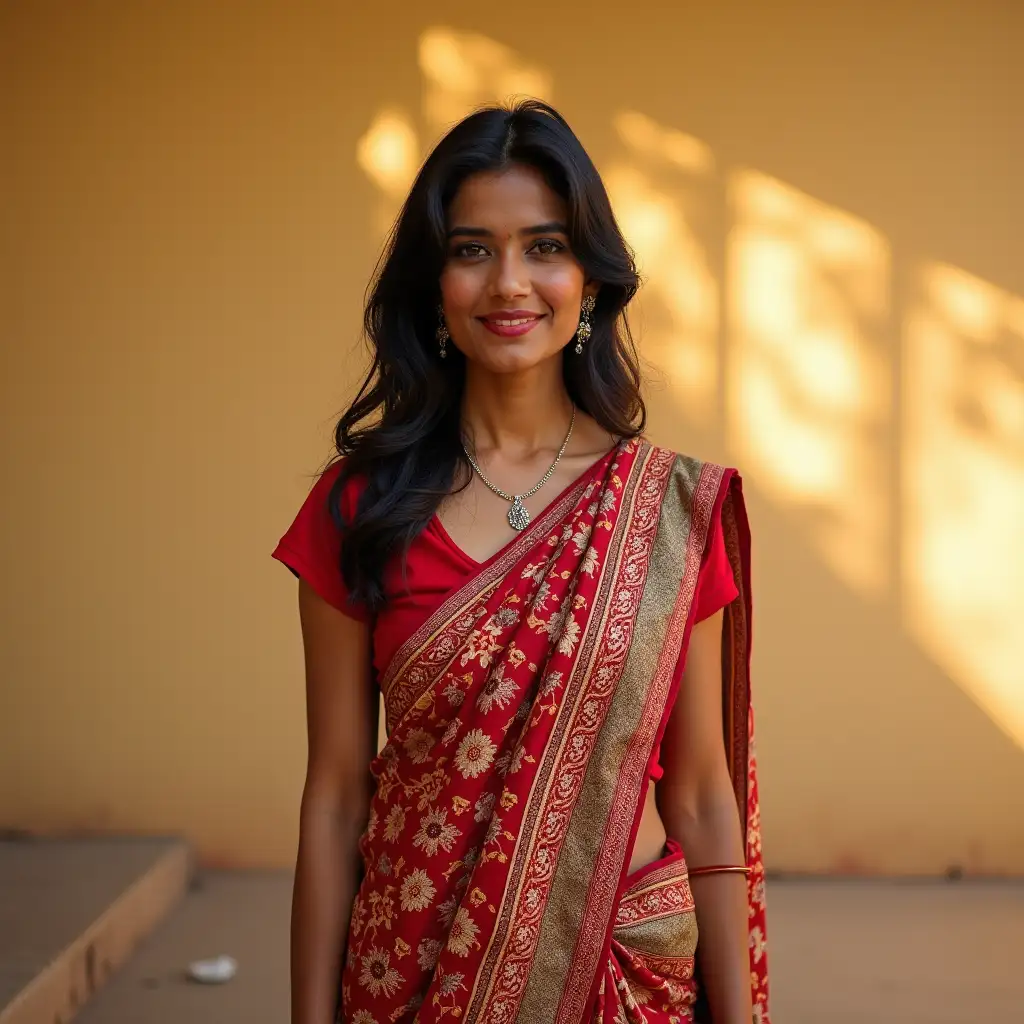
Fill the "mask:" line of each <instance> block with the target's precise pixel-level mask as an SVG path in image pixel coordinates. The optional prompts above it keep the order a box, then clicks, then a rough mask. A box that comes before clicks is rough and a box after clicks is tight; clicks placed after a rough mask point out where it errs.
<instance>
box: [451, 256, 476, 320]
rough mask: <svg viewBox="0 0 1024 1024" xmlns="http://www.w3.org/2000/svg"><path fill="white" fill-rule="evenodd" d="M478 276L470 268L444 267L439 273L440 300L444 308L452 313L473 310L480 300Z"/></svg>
mask: <svg viewBox="0 0 1024 1024" xmlns="http://www.w3.org/2000/svg"><path fill="white" fill-rule="evenodd" d="M479 276H480V275H479V274H474V273H473V270H472V268H470V267H453V266H448V267H445V269H444V270H443V271H441V299H442V301H443V302H444V308H445V309H447V310H449V311H450V312H453V313H454V312H455V311H456V310H463V311H469V310H472V309H474V308H475V307H476V305H477V303H478V302H479V300H480V289H481V283H480V280H479Z"/></svg>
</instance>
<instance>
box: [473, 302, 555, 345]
mask: <svg viewBox="0 0 1024 1024" xmlns="http://www.w3.org/2000/svg"><path fill="white" fill-rule="evenodd" d="M543 319H544V314H543V313H537V312H535V311H534V310H531V309H499V310H497V311H496V312H494V313H488V314H487V316H482V317H480V322H481V323H482V324H483V325H484V327H486V328H487V329H488V330H489V331H490V332H491V333H492V334H497V335H498V336H499V337H502V338H517V337H519V336H520V335H523V334H526V333H528V332H529V331H532V330H533V329H534V327H536V326H537V324H539V323H540V322H541V320H543Z"/></svg>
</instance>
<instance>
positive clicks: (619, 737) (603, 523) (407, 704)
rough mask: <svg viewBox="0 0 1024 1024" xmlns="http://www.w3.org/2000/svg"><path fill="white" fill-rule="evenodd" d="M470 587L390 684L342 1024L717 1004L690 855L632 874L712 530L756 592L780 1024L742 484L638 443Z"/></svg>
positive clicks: (740, 728)
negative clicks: (718, 527)
mask: <svg viewBox="0 0 1024 1024" xmlns="http://www.w3.org/2000/svg"><path fill="white" fill-rule="evenodd" d="M599 468H600V472H598V473H596V474H588V475H587V477H585V478H584V479H582V480H581V481H580V482H579V483H578V484H577V485H576V486H575V487H573V488H570V489H569V490H568V491H567V492H565V493H564V494H563V495H562V497H561V498H559V499H558V500H557V501H556V502H555V503H554V504H553V505H552V506H550V507H549V508H548V509H547V510H546V511H545V512H544V513H543V515H541V516H540V517H539V518H538V519H537V520H536V521H535V522H534V523H532V524H531V525H530V527H529V528H528V529H527V530H526V531H524V532H523V533H522V534H521V535H520V536H519V537H518V538H517V539H516V540H515V541H514V542H513V543H512V544H510V545H509V546H508V547H507V548H506V549H504V550H503V551H502V552H501V553H500V555H499V556H498V557H497V558H495V559H494V560H492V561H491V562H489V563H487V565H486V566H485V567H484V568H483V569H482V570H481V571H480V572H479V573H478V574H477V575H476V576H475V577H474V578H472V579H471V580H470V581H469V582H468V583H467V584H466V585H465V586H463V587H462V588H461V589H460V590H459V591H457V592H456V593H455V594H453V595H452V596H451V597H449V598H448V599H447V600H446V601H445V602H444V604H443V605H441V607H440V608H439V609H438V610H437V611H436V612H434V614H432V615H431V616H430V618H429V619H428V620H427V621H426V623H425V624H424V625H423V627H422V628H421V629H420V630H419V631H418V632H417V633H415V634H414V635H413V636H412V637H410V638H409V639H408V640H407V641H406V642H405V643H404V645H403V646H401V647H400V648H399V649H398V651H397V652H396V653H395V655H394V657H393V658H392V660H391V662H390V664H389V665H388V666H387V668H386V670H385V672H384V673H383V675H382V677H381V679H380V683H381V689H382V691H383V694H384V702H385V708H386V714H387V726H388V737H389V738H388V741H387V744H386V745H385V747H384V749H383V750H382V751H381V753H380V755H379V756H378V757H377V758H376V759H375V761H374V763H373V765H372V771H373V774H374V776H375V778H376V783H377V789H376V793H375V795H374V798H373V802H372V805H371V812H370V820H369V823H368V825H367V829H366V832H365V834H364V836H363V839H362V843H361V851H362V855H363V864H364V875H363V879H362V883H361V885H360V889H359V893H358V895H357V897H356V900H355V903H354V905H353V910H352V918H351V925H350V929H349V940H348V948H347V952H346V957H345V963H344V969H343V976H342V1010H341V1019H342V1020H343V1021H344V1022H345V1024H385V1022H390V1024H404V1022H410V1021H417V1022H420V1024H428V1022H435V1021H441V1020H445V1019H448V1020H459V1021H460V1022H463V1021H466V1022H473V1024H477V1022H479V1024H484V1022H487V1024H492V1022H493V1024H513V1022H519V1024H539V1022H552V1024H579V1022H582V1021H595V1022H598V1021H599V1022H602V1024H612V1022H614V1024H626V1022H628V1024H633V1022H636V1024H639V1022H650V1024H670V1022H682V1021H692V1020H696V1019H699V1018H698V1017H696V1016H695V1013H696V1012H698V1011H696V1010H695V1004H696V1002H697V997H698V982H697V979H696V977H695V960H694V954H695V948H696V939H697V935H696V920H695V917H694V914H693V899H692V896H691V894H690V889H689V884H688V881H687V874H686V864H685V860H684V859H683V854H682V851H680V850H679V848H678V846H676V845H675V844H673V843H670V844H669V850H668V853H667V856H666V857H665V858H663V859H662V860H659V861H657V862H656V863H655V864H652V865H649V866H648V867H646V868H644V869H642V870H641V871H638V872H635V873H634V874H633V875H628V874H627V870H628V864H629V854H630V851H631V848H632V845H633V841H634V838H635V834H636V829H637V826H638V824H639V820H640V815H641V812H642V809H643V804H644V798H645V795H646V787H647V785H648V784H649V779H648V772H647V769H648V764H649V761H650V758H651V755H652V752H653V751H654V750H655V748H656V746H657V744H658V743H659V742H660V739H661V734H662V732H663V730H664V727H665V723H666V721H667V719H668V714H669V711H670V709H671V706H672V703H673V701H674V698H675V691H676V689H677V688H678V683H679V677H680V673H681V663H682V660H683V659H682V657H681V655H682V652H685V650H686V644H687V640H688V635H689V630H690V626H691V619H692V615H691V612H692V604H693V595H694V589H695V586H696V581H697V575H698V572H699V570H700V565H701V559H702V556H703V552H704V546H705V543H706V538H707V536H708V529H709V524H710V523H711V522H712V521H713V517H715V516H717V515H721V517H722V524H723V530H724V535H725V540H726V548H727V551H728V553H729V556H730V561H731V562H732V565H733V568H734V573H735V575H736V580H737V585H738V587H739V591H740V596H739V598H737V600H736V601H734V602H733V603H732V605H730V606H729V608H728V609H727V612H726V616H725V631H724V634H723V647H722V665H723V700H724V704H723V707H724V709H725V712H726V713H725V722H726V748H727V752H728V756H729V761H730V767H731V770H732V774H733V779H734V783H735V787H736V797H737V803H738V807H739V810H740V812H741V818H742V820H743V822H744V825H745V829H746V837H747V860H748V865H749V867H750V868H751V872H750V879H749V892H750V950H751V983H752V986H753V994H754V1000H755V1017H754V1019H755V1021H757V1022H759V1024H767V1022H768V1010H767V969H766V960H765V955H764V941H765V940H764V930H765V925H764V881H763V880H764V874H763V868H762V864H761V849H760V838H759V831H758V804H757V785H756V777H755V768H754V757H753V748H752V742H751V733H752V728H751V723H752V718H751V713H750V694H749V674H748V667H749V648H750V643H749V639H750V631H749V618H750V591H749V557H748V553H749V537H748V533H747V524H746V518H745V514H744V509H743V502H742V496H741V492H740V485H739V480H738V478H737V477H736V475H735V474H734V473H732V472H731V471H727V470H723V469H722V468H721V467H717V466H712V465H709V464H701V463H698V462H696V461H694V460H691V459H687V458H685V457H682V456H678V455H675V454H674V453H672V452H670V451H667V450H665V449H661V448H656V447H652V446H651V445H649V444H648V443H647V442H645V441H642V440H635V441H629V442H624V443H623V444H621V445H619V446H618V447H617V448H616V449H615V450H614V451H613V452H612V453H610V454H609V455H608V456H607V457H606V460H605V462H604V463H603V465H602V466H601V467H599Z"/></svg>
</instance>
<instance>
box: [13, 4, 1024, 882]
mask: <svg viewBox="0 0 1024 1024" xmlns="http://www.w3.org/2000/svg"><path fill="white" fill-rule="evenodd" d="M661 6H662V5H650V10H649V11H648V13H647V14H644V10H645V5H643V4H639V5H638V4H631V5H627V7H625V8H624V7H623V5H621V4H614V3H610V2H609V3H601V4H591V5H585V6H584V7H579V6H578V5H570V4H552V3H549V2H544V3H535V2H533V0H525V2H521V3H519V4H516V5H515V6H514V8H504V7H500V6H499V7H494V6H493V5H492V6H491V7H488V6H487V5H480V4H478V3H474V4H468V3H467V4H462V5H456V4H446V3H434V4H412V3H409V4H406V5H404V10H403V9H398V10H396V9H394V8H393V7H389V6H388V5H366V4H358V5H357V4H345V3H341V2H338V3H334V4H329V3H319V4H314V3H304V4H295V5H287V4H284V3H278V4H265V3H260V4H257V3H242V2H238V3H226V2H209V0H203V2H200V0H193V2H176V3H173V4H132V3H115V2H98V0H94V2H90V3H76V4H71V3H66V2H62V3H55V2H43V0H35V2H32V3H27V2H26V3H21V4H16V3H9V4H4V5H3V7H2V9H0V11H2V13H0V48H2V52H0V104H2V119H3V124H4V125H5V128H4V131H3V140H4V145H5V147H9V148H6V151H5V153H4V156H3V158H2V159H0V175H2V178H0V196H2V202H3V204H4V207H5V209H4V216H3V217H0V260H2V263H0V288H2V289H3V295H2V300H0V318H2V321H0V322H2V337H3V375H2V385H0V386H2V395H0V397H2V405H0V417H2V420H0V422H2V438H3V440H2V444H3V463H2V472H3V486H4V491H5V501H4V502H3V505H2V516H3V519H2V529H0V553H2V564H3V567H4V586H3V589H2V601H3V606H2V614H0V644H2V662H0V665H2V668H0V671H2V680H0V682H2V687H3V690H2V705H0V825H6V826H15V827H25V828H31V829H44V830H45V829H53V828H69V827H71V828H84V829H101V830H106V829H117V830H120V829H130V830H146V831H149V830H156V831H164V830H184V831H187V832H188V833H190V834H191V835H193V836H194V837H195V839H196V840H197V842H198V844H199V846H200V849H201V851H202V853H203V854H204V856H205V857H206V858H207V859H208V860H209V861H211V862H215V863H232V864H282V863H286V862H288V861H289V860H290V858H291V856H292V851H293V846H294V841H295V825H296V808H297V800H298V796H299V792H300V786H301V778H302V769H303V758H304V731H303V702H302V679H301V664H300V643H299V636H298V629H297V617H296V612H295V592H294V585H293V583H292V582H291V581H290V579H289V577H288V576H287V574H286V573H285V572H284V570H282V569H281V568H280V567H279V566H277V565H275V564H274V563H272V562H271V560H270V558H269V557H268V552H269V550H270V548H271V547H272V546H273V544H274V542H275V540H276V538H277V536H278V535H279V533H280V532H281V531H282V530H283V529H284V527H285V526H286V525H287V523H288V522H289V520H290V517H291V515H292V513H293V512H294V510H295V509H296V507H297V506H298V504H299V502H300V500H301V498H302V497H303V495H304V493H305V489H306V487H307V486H308V483H309V480H310V476H311V474H312V473H314V472H315V470H316V469H317V467H318V466H319V465H320V464H321V462H322V461H323V459H324V458H325V457H326V456H327V455H328V453H329V448H328V438H329V433H330V426H331V421H332V418H333V416H334V415H335V413H336V412H337V410H338V409H339V408H340V407H341V405H342V404H343V402H344V399H345V396H346V395H347V394H348V393H349V389H350V388H351V385H352V383H353V381H354V375H355V372H356V368H357V366H358V365H359V364H360V363H361V361H362V356H361V355H360V354H359V353H360V350H359V349H358V347H357V345H358V339H357V331H358V312H359V302H360V298H361V295H362V292H363V288H364V285H365V282H366V279H367V276H368V274H369V271H370V269H371V267H372V264H373V261H374V258H375V255H376V251H377V248H378V245H379V242H380V238H381V231H382V229H383V226H384V225H385V224H386V223H387V220H388V218H389V217H390V216H391V214H392V213H393V212H394V208H395V205H394V204H395V202H396V197H398V196H400V194H401V191H402V189H403V188H404V187H405V185H406V183H407V180H408V175H409V173H410V172H411V169H412V167H413V166H414V165H415V161H416V160H417V159H419V156H420V155H421V153H422V151H423V149H424V147H425V146H426V145H427V144H428V143H429V142H430V141H431V140H433V139H434V138H436V136H437V134H438V132H439V131H440V129H441V127H442V125H443V124H444V123H445V121H447V120H449V119H450V118H452V117H455V116H457V115H458V114H460V113H462V112H463V111H464V110H466V109H467V108H468V107H469V106H470V105H472V104H473V103H475V102H478V101H480V100H484V99H488V98H490V97H491V96H493V95H495V94H507V93H508V92H511V91H520V90H521V91H529V92H538V93H544V94H545V95H547V96H549V97H550V98H551V99H553V100H554V101H555V102H556V103H557V104H558V105H559V106H561V108H562V109H563V110H564V111H565V113H566V114H567V116H568V117H569V118H570V120H571V121H572V123H573V124H574V125H575V126H576V128H577V130H578V131H579V133H580V134H581V136H582V138H583V140H584V142H585V144H586V145H587V146H588V147H589V148H590V150H591V152H592V153H593V155H594V156H595V158H596V160H597V161H598V163H599V165H600V166H601V168H602V170H603V171H604V173H605V174H606V176H607V180H608V183H609V187H610V189H611V191H612V194H613V198H614V201H615V203H616V208H617V210H618V212H619V215H620V217H621V220H622V223H623V226H624V229H625V230H626V233H627V235H628V236H629V237H630V238H631V240H632V241H633V242H634V243H635V244H636V245H637V247H638V249H639V252H640V255H641V258H642V263H643V268H644V270H645V272H646V274H647V277H648V279H649V283H648V289H647V292H646V295H645V298H644V301H643V307H642V309H641V310H640V311H639V312H640V314H641V315H640V316H639V317H638V326H639V327H640V332H641V334H642V336H643V338H644V343H643V344H644V352H645V355H646V356H647V357H648V359H649V360H650V361H651V363H652V370H657V372H656V373H655V377H656V380H655V383H654V385H653V387H652V392H651V414H652V415H651V431H650V432H651V434H652V436H653V437H654V439H656V440H658V441H661V442H663V443H667V444H669V445H671V446H673V447H676V448H681V449H685V450H688V451H691V452H693V453H697V454H702V455H705V456H707V457H712V458H718V459H725V460H728V461H730V462H733V463H738V464H739V465H740V466H741V468H742V469H743V470H744V473H745V477H746V482H747V489H748V494H749V501H750V505H751V511H752V516H753V523H754V530H755V543H756V549H757V554H756V565H755V571H756V578H755V600H756V613H755V615H756V639H755V643H756V682H757V687H758V690H757V705H758V714H759V728H760V735H759V751H760V758H761V767H762V787H763V794H764V796H763V799H764V807H763V813H764V832H765V846H766V850H767V855H768V859H769V864H770V866H771V867H774V868H777V869H803V870H812V871H836V870H838V871H847V870H853V871H869V872H879V871H882V872H941V871H944V870H945V869H947V868H948V867H950V866H953V865H960V866H963V867H964V868H965V869H967V870H973V871H979V872H1021V871H1024V797H1022V794H1024V668H1022V665H1024V642H1022V641H1021V639H1020V634H1019V633H1018V632H1017V630H1018V629H1019V624H1020V622H1021V621H1022V620H1024V597H1022V593H1024V587H1022V585H1021V583H1020V580H1021V579H1022V578H1024V527H1022V525H1021V524H1022V523H1024V299H1022V296H1024V248H1022V242H1021V239H1022V237H1024V236H1022V233H1021V225H1024V198H1022V195H1024V193H1022V190H1021V187H1020V183H1021V182H1022V181H1024V132H1022V131H1021V125H1020V120H1019V117H1020V110H1021V109H1022V104H1024V65H1022V64H1021V62H1020V60H1019V53H1018V49H1017V48H1018V46H1019V42H1020V40H1021V39H1024V7H1022V6H1021V5H1018V4H1011V3H1006V2H1002V3H999V2H978V0H973V2H966V0H965V2H962V3H940V4H934V3H933V4H923V3H922V4H911V3H903V4H893V3H891V2H887V0H875V2H868V3H864V2H859V3H847V4H840V5H828V4H811V3H809V2H808V3H802V4H796V3H788V4H787V3H772V4H763V3H756V2H754V0H750V2H748V3H745V4H729V3H714V4H711V3H700V4H697V3H687V4H683V5H675V6H674V7H673V10H672V12H671V13H670V12H669V10H668V5H664V8H665V9H664V10H661V9H659V8H660V7H661ZM574 11H576V13H573V12H574ZM8 125H9V126H10V127H9V128H8V127H7V126H8Z"/></svg>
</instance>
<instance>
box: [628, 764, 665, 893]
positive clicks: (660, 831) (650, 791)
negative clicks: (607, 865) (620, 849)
mask: <svg viewBox="0 0 1024 1024" xmlns="http://www.w3.org/2000/svg"><path fill="white" fill-rule="evenodd" d="M667 838H668V836H667V833H666V832H665V824H664V822H662V820H661V814H659V813H658V805H657V803H655V799H654V782H653V781H652V782H651V783H650V785H649V786H648V787H647V800H646V801H645V803H644V809H643V814H642V815H641V817H640V827H639V828H638V829H637V833H636V842H635V843H634V844H633V856H632V858H631V859H630V862H629V871H630V874H632V873H633V872H634V871H636V870H638V869H639V868H642V867H646V866H647V865H648V864H653V863H654V861H656V860H658V859H659V858H661V857H663V856H664V855H665V841H666V839H667Z"/></svg>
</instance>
